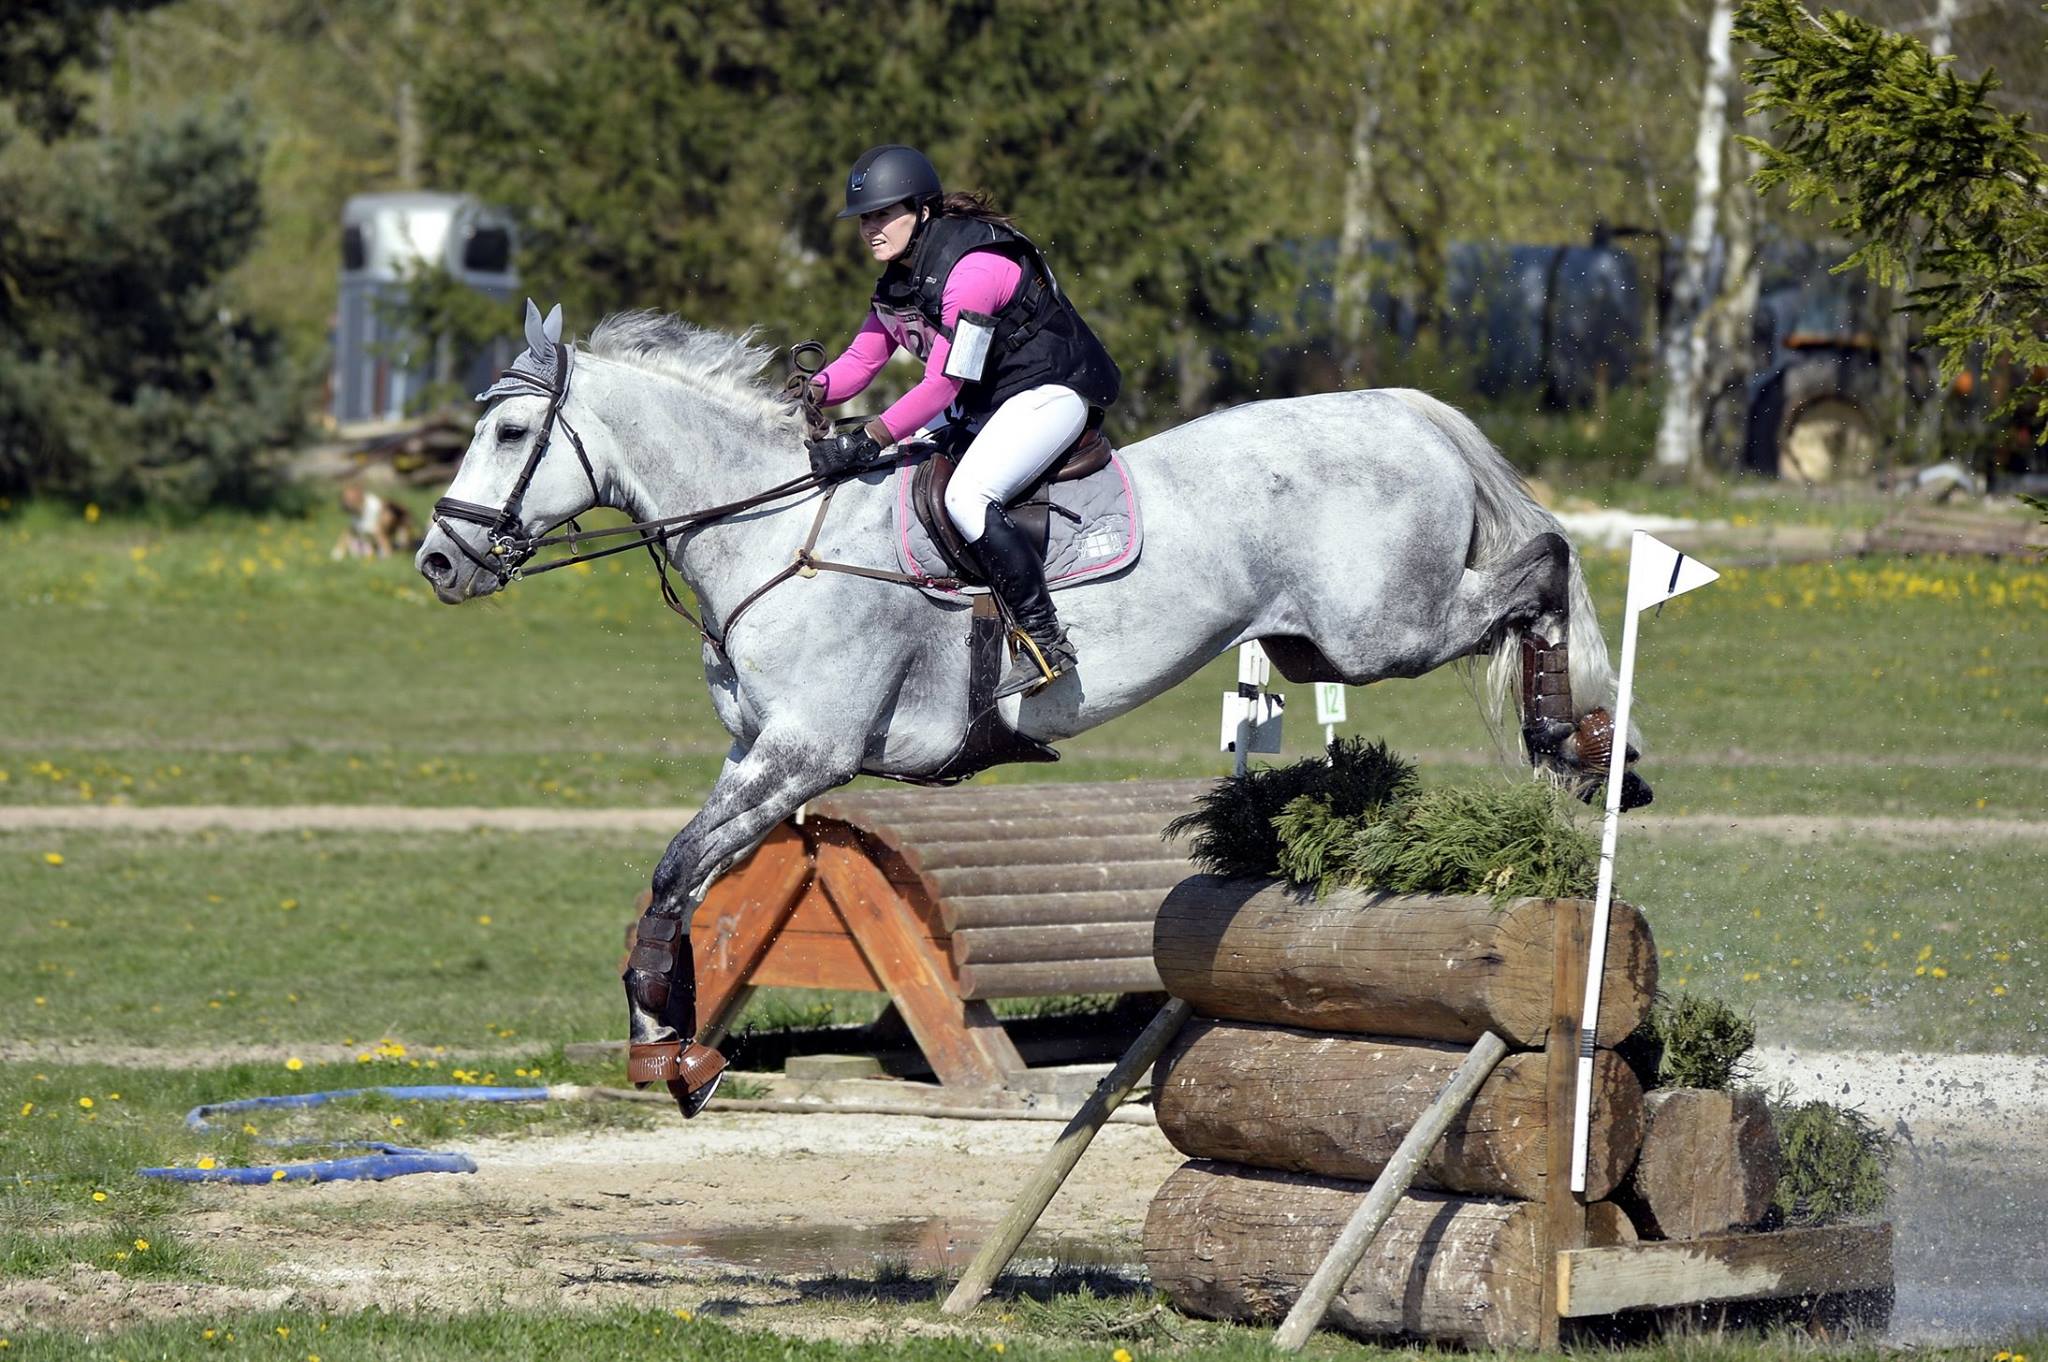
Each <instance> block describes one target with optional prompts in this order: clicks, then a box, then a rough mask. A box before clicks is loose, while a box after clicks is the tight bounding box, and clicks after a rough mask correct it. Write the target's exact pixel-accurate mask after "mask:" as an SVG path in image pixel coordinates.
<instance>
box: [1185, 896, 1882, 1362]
mask: <svg viewBox="0 0 2048 1362" xmlns="http://www.w3.org/2000/svg"><path fill="white" fill-rule="evenodd" d="M1591 920H1592V905H1591V904H1590V903H1587V902H1584V901H1581V900H1542V899H1522V900H1512V901H1508V902H1505V903H1501V904H1498V905H1497V904H1495V903H1493V902H1491V901H1489V900H1486V899H1470V898H1458V897H1435V896H1415V897H1401V896H1392V895H1383V894H1379V895H1376V894H1371V893H1366V892H1362V891H1348V892H1346V891H1339V892H1337V893H1333V894H1331V895H1329V896H1328V897H1326V898H1323V899H1320V900H1317V899H1313V898H1309V897H1307V896H1305V895H1303V894H1301V893H1300V892H1298V891H1295V890H1292V889H1289V888H1288V887H1286V886H1284V885H1281V884H1278V883H1276V882H1271V881H1256V882H1250V881H1231V880H1221V879H1216V878H1212V877H1208V876H1193V877H1190V878H1189V879H1187V880H1185V881H1183V882H1182V883H1181V884H1180V885H1179V886H1177V887H1176V888H1175V889H1174V890H1173V892H1172V893H1170V894H1169V895H1168V896H1167V898H1166V901H1165V902H1164V903H1163V904H1162V905H1161V907H1160V910H1159V914H1158V917H1157V919H1156V922H1155V926H1154V951H1155V959H1156V963H1157V965H1158V968H1159V973H1160V977H1161V979H1162V980H1163V981H1164V982H1166V983H1167V984H1168V985H1169V986H1170V987H1171V988H1172V990H1173V992H1174V993H1175V994H1176V995H1177V996H1179V997H1182V998H1185V999H1187V1000H1188V1001H1189V1002H1190V1003H1191V1004H1193V1006H1194V1010H1195V1012H1196V1014H1197V1015H1196V1017H1195V1019H1194V1020H1192V1021H1190V1022H1189V1023H1188V1026H1187V1027H1186V1029H1185V1030H1184V1031H1183V1033H1182V1035H1181V1038H1180V1039H1179V1040H1178V1041H1177V1042H1176V1043H1175V1044H1174V1045H1173V1046H1172V1047H1170V1048H1169V1049H1168V1051H1167V1052H1166V1053H1165V1054H1164V1055H1163V1056H1162V1058H1161V1061H1160V1064H1159V1067H1158V1070H1157V1073H1156V1074H1155V1078H1154V1089H1155V1097H1156V1104H1157V1108H1158V1115H1159V1125H1160V1130H1161V1131H1162V1133H1164V1134H1165V1135H1166V1136H1167V1137H1168V1139H1169V1140H1171V1141H1172V1142H1173V1143H1174V1145H1175V1147H1176V1148H1178V1149H1179V1150H1180V1151H1181V1152H1182V1153H1184V1154H1187V1155H1189V1156H1190V1158H1191V1162H1189V1163H1188V1164H1186V1165H1185V1166H1184V1167H1183V1168H1182V1169H1181V1170H1180V1171H1179V1172H1177V1173H1175V1174H1174V1175H1173V1176H1172V1177H1171V1178H1169V1179H1168V1180H1167V1183H1166V1185H1165V1186H1164V1187H1162V1188H1161V1190H1160V1192H1159V1194H1158V1196H1157V1198H1156V1199H1155V1200H1154V1202H1153V1205H1152V1210H1151V1213H1150V1215H1149V1216H1148V1218H1147V1221H1146V1233H1145V1258H1146V1265H1147V1267H1148V1268H1149V1269H1150V1271H1151V1274H1152V1280H1153V1282H1154V1284H1155V1285H1157V1286H1159V1287H1160V1288H1161V1289H1162V1290H1164V1291H1165V1292H1166V1294H1167V1296H1168V1298H1169V1299H1171V1300H1172V1301H1173V1303H1174V1304H1175V1305H1176V1306H1177V1307H1179V1308H1180V1309H1182V1310H1184V1311H1187V1312H1189V1313H1191V1314H1199V1315H1209V1316H1214V1317H1219V1318H1228V1319H1237V1320H1244V1321H1267V1322H1271V1321H1277V1320H1278V1319H1279V1318H1280V1317H1281V1316H1282V1315H1283V1314H1286V1313H1288V1312H1289V1311H1290V1309H1292V1308H1294V1307H1295V1306H1296V1305H1297V1303H1298V1302H1304V1292H1306V1291H1307V1290H1308V1289H1309V1284H1310V1281H1311V1278H1312V1275H1314V1274H1315V1273H1316V1270H1317V1266H1318V1263H1320V1262H1322V1260H1323V1258H1324V1254H1325V1252H1326V1251H1327V1250H1330V1249H1331V1248H1332V1246H1333V1245H1338V1244H1340V1237H1339V1236H1340V1230H1341V1229H1342V1227H1343V1226H1344V1225H1345V1224H1346V1222H1347V1220H1349V1219H1351V1217H1352V1216H1353V1215H1354V1213H1355V1212H1360V1210H1361V1207H1362V1206H1363V1205H1364V1204H1366V1203H1367V1200H1368V1197H1369V1196H1370V1197H1371V1199H1372V1201H1373V1202H1376V1203H1377V1206H1376V1210H1385V1211H1386V1215H1387V1218H1386V1220H1385V1222H1384V1224H1383V1226H1382V1227H1381V1228H1380V1229H1379V1230H1378V1232H1377V1234H1376V1235H1374V1234H1372V1233H1371V1232H1370V1231H1369V1230H1365V1231H1354V1233H1353V1234H1352V1235H1351V1236H1347V1238H1348V1239H1349V1241H1350V1242H1348V1243H1346V1244H1345V1245H1344V1246H1345V1247H1347V1248H1349V1249H1351V1250H1352V1251H1356V1250H1357V1249H1358V1247H1359V1245H1360V1244H1361V1243H1363V1244H1364V1249H1363V1254H1362V1257H1361V1258H1360V1259H1359V1260H1358V1265H1357V1267H1356V1268H1355V1270H1353V1271H1351V1273H1350V1274H1349V1275H1348V1276H1347V1277H1345V1278H1344V1280H1343V1281H1342V1282H1341V1283H1339V1282H1337V1281H1336V1280H1335V1279H1334V1275H1333V1274H1334V1273H1335V1272H1337V1271H1339V1270H1340V1269H1341V1260H1333V1261H1336V1262H1337V1266H1335V1267H1331V1268H1326V1269H1325V1271H1324V1273H1323V1274H1322V1275H1323V1277H1324V1278H1325V1279H1326V1281H1327V1284H1328V1286H1329V1288H1330V1296H1329V1299H1328V1302H1327V1304H1328V1315H1327V1318H1328V1319H1329V1321H1330V1322H1331V1323H1333V1324H1334V1325H1335V1326H1337V1327H1339V1328H1343V1329H1346V1330H1349V1331H1351V1332H1354V1333H1360V1334H1366V1335H1386V1334H1398V1335H1408V1336H1422V1337H1427V1338H1433V1339H1440V1340H1444V1341H1452V1342H1457V1343H1461V1344H1465V1345H1468V1346H1478V1347H1488V1348H1499V1347H1549V1346H1553V1345H1555V1344H1556V1343H1557V1341H1558V1339H1559V1336H1560V1333H1561V1330H1562V1327H1563V1324H1564V1322H1565V1321H1566V1320H1572V1319H1584V1318H1591V1317H1596V1316H1600V1315H1608V1314H1614V1313H1618V1312H1622V1311H1630V1310H1654V1309H1663V1308H1667V1307H1670V1306H1674V1305H1681V1304H1683V1305H1696V1304H1701V1303H1706V1302H1711V1301H1728V1300H1744V1299H1760V1298H1771V1297H1780V1296H1799V1295H1802V1294H1812V1293H1815V1292H1839V1293H1862V1292H1880V1291H1883V1290H1885V1289H1888V1287H1889V1283H1890V1279H1891V1268H1890V1235H1889V1228H1888V1227H1885V1226H1876V1227H1871V1226H1846V1227H1837V1228H1836V1229H1831V1231H1830V1233H1837V1238H1836V1239H1835V1240H1833V1241H1826V1244H1827V1246H1826V1247H1823V1241H1819V1240H1816V1238H1815V1237H1814V1235H1813V1234H1811V1233H1810V1232H1806V1231H1797V1232H1794V1231H1780V1232H1771V1233H1727V1232H1726V1231H1728V1230H1730V1229H1731V1228H1732V1227H1736V1226H1741V1225H1749V1224H1754V1223H1755V1222H1756V1220H1757V1218H1758V1217H1760V1216H1761V1215H1762V1213H1763V1207H1764V1205H1765V1204H1766V1203H1767V1202H1768V1198H1769V1183H1770V1181H1771V1180H1772V1179H1773V1178H1774V1176H1775V1156H1776V1143H1775V1137H1774V1136H1772V1135H1771V1133H1770V1128H1769V1123H1768V1116H1767V1114H1766V1113H1764V1111H1763V1108H1762V1105H1761V1099H1759V1098H1756V1097H1754V1096H1747V1095H1741V1094H1727V1093H1698V1094H1687V1093H1672V1092H1659V1093H1652V1094H1649V1095H1648V1096H1647V1097H1646V1096H1645V1094H1644V1093H1643V1090H1642V1088H1641V1086H1640V1084H1639V1083H1638V1081H1637V1079H1636V1078H1635V1076H1634V1075H1633V1074H1632V1073H1631V1072H1630V1071H1629V1070H1628V1067H1627V1066H1626V1064H1624V1063H1623V1062H1622V1061H1621V1059H1620V1058H1619V1057H1618V1056H1616V1055H1615V1054H1613V1053H1612V1051H1611V1048H1610V1047H1612V1046H1614V1045H1616V1044H1618V1043H1619V1042H1620V1041H1621V1040H1623V1039H1624V1038H1625V1037H1626V1036H1627V1035H1628V1034H1629V1033H1630V1032H1631V1031H1633V1030H1634V1029H1635V1027H1636V1026H1637V1024H1638V1023H1640V1022H1641V1021H1642V1019H1643V1017H1644V1016H1645V1015H1646V1014H1647V1012H1648V1009H1649V1005H1650V1001H1651V998H1652V997H1653V996H1654V993H1655V990H1656V983H1657V953H1656V948H1655V943H1654V942H1653V941H1652V940H1651V937H1650V931H1649V927H1648V924H1647V922H1646V921H1645V920H1644V918H1643V916H1642V914H1641V913H1639V912H1637V911H1636V910H1635V909H1634V908H1632V907H1629V906H1628V905H1626V904H1621V903H1616V904H1615V905H1614V907H1613V911H1612V913H1611V915H1610V921H1609V930H1608V939H1607V964H1606V969H1605V973H1604V976H1603V979H1602V990H1601V1000H1600V1016H1599V1024H1598V1026H1597V1028H1596V1036H1597V1044H1598V1047H1599V1048H1597V1049H1596V1050H1595V1052H1594V1055H1593V1063H1592V1072H1593V1075H1594V1079H1593V1081H1594V1084H1595V1088H1594V1090H1593V1092H1592V1110H1593V1124H1592V1153H1593V1157H1592V1159H1591V1161H1590V1167H1589V1169H1588V1188H1587V1195H1586V1196H1584V1197H1582V1196H1580V1195H1578V1194H1575V1193H1573V1192H1572V1190H1571V1178H1570V1153H1571V1149H1570V1147H1571V1131H1572V1116H1573V1110H1574V1105H1575V1101H1574V1098H1575V1091H1574V1085H1575V1083H1576V1074H1577V1070H1578V1067H1579V1066H1578V1058H1579V1056H1578V1053H1577V1047H1578V1037H1579V1024H1580V1019H1579V1009H1580V994H1581V992H1582V991H1583V989H1584V987H1585V978H1586V976H1585V971H1586V960H1587V957H1588V949H1587V947H1588V935H1589V932H1590V925H1591ZM1487 1032H1492V1033H1496V1034H1499V1035H1500V1036H1502V1037H1504V1038H1505V1039H1507V1040H1508V1041H1509V1043H1510V1045H1512V1046H1514V1047H1517V1049H1516V1052H1514V1053H1510V1054H1508V1055H1507V1056H1506V1057H1505V1058H1504V1059H1502V1060H1501V1061H1500V1062H1499V1065H1498V1067H1497V1068H1495V1069H1494V1070H1493V1072H1492V1073H1491V1075H1490V1076H1489V1077H1487V1078H1486V1079H1485V1080H1484V1081H1483V1082H1481V1083H1479V1084H1478V1085H1477V1086H1476V1089H1475V1091H1474V1093H1473V1095H1472V1096H1471V1098H1470V1100H1469V1102H1468V1103H1466V1104H1464V1105H1463V1107H1462V1109H1461V1110H1459V1111H1457V1112H1455V1113H1450V1114H1449V1115H1448V1116H1447V1115H1446V1113H1445V1112H1444V1111H1443V1110H1442V1101H1441V1099H1440V1098H1439V1099H1436V1100H1434V1101H1433V1100H1432V1099H1433V1098H1434V1097H1435V1094H1437V1093H1438V1091H1439V1090H1440V1089H1443V1088H1444V1086H1445V1081H1446V1079H1447V1078H1448V1077H1449V1076H1450V1074H1451V1071H1452V1070H1453V1069H1455V1068H1457V1067H1458V1066H1459V1064H1460V1060H1461V1059H1463V1058H1464V1057H1465V1050H1466V1048H1467V1047H1468V1046H1469V1045H1470V1043H1471V1042H1472V1040H1473V1039H1474V1038H1475V1037H1477V1036H1479V1035H1481V1034H1484V1033H1487ZM1426 1112H1427V1113H1429V1114H1431V1115H1432V1116H1434V1117H1436V1118H1438V1119H1443V1120H1444V1126H1443V1129H1442V1131H1441V1135H1440V1137H1430V1132H1429V1131H1428V1130H1427V1129H1426V1128H1425V1127H1424V1126H1423V1124H1422V1122H1423V1120H1424V1116H1425V1113H1426ZM1659 1119H1662V1120H1664V1121H1665V1122H1666V1124H1667V1127H1668V1128H1667V1131H1666V1134H1665V1135H1664V1137H1663V1139H1662V1141H1661V1142H1660V1143H1661V1145H1662V1147H1661V1148H1659V1149H1658V1150H1657V1152H1656V1156H1655V1158H1652V1157H1651V1153H1652V1147H1651V1145H1649V1144H1646V1143H1645V1140H1646V1130H1648V1131H1649V1132H1652V1133H1654V1131H1655V1126H1656V1124H1657V1122H1658V1121H1659ZM1425 1137H1429V1138H1425ZM1404 1139H1405V1140H1406V1141H1407V1143H1408V1153H1409V1154H1413V1155H1414V1156H1415V1157H1417V1158H1419V1160H1420V1162H1419V1165H1417V1167H1416V1170H1415V1178H1416V1182H1415V1186H1416V1187H1423V1186H1427V1187H1430V1188H1433V1189H1435V1190H1431V1191H1420V1190H1405V1191H1404V1190H1403V1189H1404V1187H1405V1184H1401V1185H1399V1186H1397V1185H1396V1182H1397V1178H1398V1177H1399V1176H1400V1175H1401V1174H1402V1172H1403V1165H1404V1162H1405V1159H1406V1157H1407V1156H1406V1155H1403V1156H1402V1158H1401V1159H1396V1157H1395V1146H1396V1145H1397V1144H1398V1143H1401V1142H1403V1141H1404ZM1639 1155H1640V1166H1639ZM1631 1170H1633V1176H1632V1177H1631ZM1646 1170H1648V1171H1650V1172H1651V1176H1650V1177H1649V1178H1648V1179H1647V1181H1649V1182H1650V1183H1652V1184H1654V1185H1655V1186H1656V1187H1657V1191H1656V1192H1655V1193H1654V1195H1655V1196H1656V1197H1657V1198H1658V1200H1659V1202H1660V1203H1661V1204H1662V1205H1663V1207H1664V1209H1662V1210H1660V1211H1658V1212H1655V1213H1651V1212H1648V1211H1647V1210H1646V1209H1645V1208H1646V1206H1647V1204H1648V1202H1647V1200H1646V1199H1645V1195H1646V1194H1645V1193H1644V1192H1643V1190H1642V1188H1643V1185H1644V1183H1645V1181H1646V1178H1645V1173H1646ZM1376 1179H1377V1180H1380V1181H1384V1182H1387V1183H1388V1184H1389V1185H1388V1186H1387V1187H1386V1188H1384V1189H1380V1190H1379V1193H1378V1194H1377V1195H1376V1196H1374V1195H1373V1194H1374V1192H1375V1186H1376V1184H1375V1180H1376ZM1397 1194H1398V1199H1397ZM1609 1194H1613V1195H1612V1198H1611V1199H1603V1198H1608V1196H1609ZM1389 1206H1390V1207H1391V1209H1388V1207H1389ZM1631 1212H1634V1214H1633V1215H1632V1214H1631ZM1667 1222H1668V1223H1667ZM1681 1234H1683V1235H1687V1236H1690V1237H1687V1238H1683V1239H1681V1238H1678V1237H1677V1236H1678V1235H1681ZM1368 1240H1369V1242H1367V1241H1368ZM1323 1304H1324V1302H1323V1301H1322V1300H1307V1301H1305V1303H1304V1304H1303V1305H1302V1309H1303V1314H1302V1315H1301V1316H1300V1317H1299V1319H1297V1320H1296V1321H1295V1323H1294V1327H1293V1328H1292V1332H1291V1333H1289V1331H1286V1330H1283V1339H1284V1342H1286V1343H1294V1344H1298V1343H1299V1342H1300V1341H1301V1339H1302V1337H1305V1333H1306V1325H1305V1324H1302V1323H1301V1322H1300V1320H1305V1319H1307V1318H1309V1317H1311V1316H1313V1317H1321V1316H1322V1307H1323Z"/></svg>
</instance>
